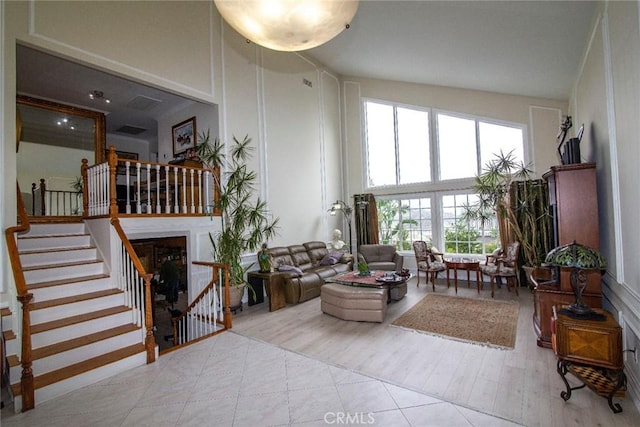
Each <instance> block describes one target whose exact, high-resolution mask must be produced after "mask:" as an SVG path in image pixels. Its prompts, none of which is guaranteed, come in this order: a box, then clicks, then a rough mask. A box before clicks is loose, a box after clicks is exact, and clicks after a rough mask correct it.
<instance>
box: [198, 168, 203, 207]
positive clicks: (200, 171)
mask: <svg viewBox="0 0 640 427" xmlns="http://www.w3.org/2000/svg"><path fill="white" fill-rule="evenodd" d="M202 204H203V199H202V169H198V213H199V214H201V213H202V212H203V210H202Z"/></svg>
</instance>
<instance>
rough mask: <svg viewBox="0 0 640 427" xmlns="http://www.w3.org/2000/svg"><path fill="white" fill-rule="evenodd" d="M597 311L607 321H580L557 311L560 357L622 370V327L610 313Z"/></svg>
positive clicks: (556, 334) (556, 324) (557, 336)
mask: <svg viewBox="0 0 640 427" xmlns="http://www.w3.org/2000/svg"><path fill="white" fill-rule="evenodd" d="M559 307H560V306H558V307H556V310H557V309H558V308H559ZM594 311H595V312H596V314H600V315H602V316H603V317H604V319H603V320H584V319H576V318H572V317H570V316H568V315H566V314H563V313H562V311H559V312H556V314H555V316H554V319H553V320H554V323H555V340H556V343H555V344H556V348H555V350H556V355H557V356H558V357H559V358H561V359H563V360H568V361H571V362H577V363H583V364H588V365H594V366H599V367H602V368H607V369H622V368H623V367H624V363H623V361H622V328H621V327H620V325H618V322H616V319H614V317H613V315H612V314H611V313H609V312H608V311H606V310H602V309H594Z"/></svg>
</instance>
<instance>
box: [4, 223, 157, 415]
mask: <svg viewBox="0 0 640 427" xmlns="http://www.w3.org/2000/svg"><path fill="white" fill-rule="evenodd" d="M18 252H19V256H20V261H21V263H22V270H23V272H24V277H25V282H26V284H27V289H28V292H29V293H31V294H33V299H32V300H31V304H30V313H31V343H32V359H33V364H32V370H33V377H34V384H35V390H36V391H35V404H36V405H38V404H39V403H42V402H44V401H47V400H49V399H52V398H54V397H56V396H59V395H62V394H64V393H68V392H70V391H72V390H75V389H78V388H80V387H83V386H85V385H88V384H92V383H95V382H97V381H100V380H102V379H104V378H108V377H110V376H112V375H115V374H117V373H120V372H123V371H125V370H128V369H131V368H133V367H136V366H140V365H144V364H145V363H147V356H146V352H145V346H144V344H143V341H144V333H143V330H142V329H141V328H140V327H138V326H136V325H135V324H134V323H133V321H134V320H133V319H134V315H133V313H132V310H131V309H130V308H128V307H127V306H125V301H124V293H123V292H122V291H121V290H120V289H118V288H117V287H116V286H115V285H113V284H112V280H111V277H110V275H109V271H108V267H107V266H106V265H105V263H104V262H103V261H102V260H101V259H100V255H99V253H98V250H97V248H96V247H95V246H94V245H93V242H92V238H91V235H90V234H89V233H87V231H86V227H85V224H84V223H82V222H71V223H50V224H32V225H31V230H30V231H29V232H28V233H26V234H22V235H19V236H18ZM2 316H3V317H2V319H3V322H2V324H3V331H2V332H3V336H4V338H5V341H6V349H7V352H6V355H7V363H8V365H9V384H10V388H11V392H12V394H13V397H14V406H15V408H16V411H20V410H21V390H20V379H21V375H22V365H21V361H20V359H19V357H18V356H17V355H18V354H19V351H18V350H19V348H20V343H19V342H18V339H17V338H16V332H15V329H14V328H16V324H17V322H16V317H15V316H16V313H11V311H10V310H3V311H2Z"/></svg>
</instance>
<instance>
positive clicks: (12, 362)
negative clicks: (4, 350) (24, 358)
mask: <svg viewBox="0 0 640 427" xmlns="http://www.w3.org/2000/svg"><path fill="white" fill-rule="evenodd" d="M19 364H20V359H18V356H16V355H15V354H11V355H9V356H7V365H9V367H10V368H12V367H14V366H18V365H19Z"/></svg>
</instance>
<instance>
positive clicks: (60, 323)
mask: <svg viewBox="0 0 640 427" xmlns="http://www.w3.org/2000/svg"><path fill="white" fill-rule="evenodd" d="M129 310H130V308H128V307H126V306H124V305H121V306H118V307H110V308H105V309H104V310H98V311H94V312H91V313H85V314H78V315H76V316H71V317H65V318H63V319H57V320H52V321H50V322H44V323H38V324H35V325H31V333H32V334H37V333H39V332H44V331H48V330H51V329H57V328H62V327H65V326H69V325H75V324H77V323H82V322H86V321H88V320H93V319H99V318H101V317H106V316H110V315H113V314H118V313H123V312H126V311H129Z"/></svg>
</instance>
